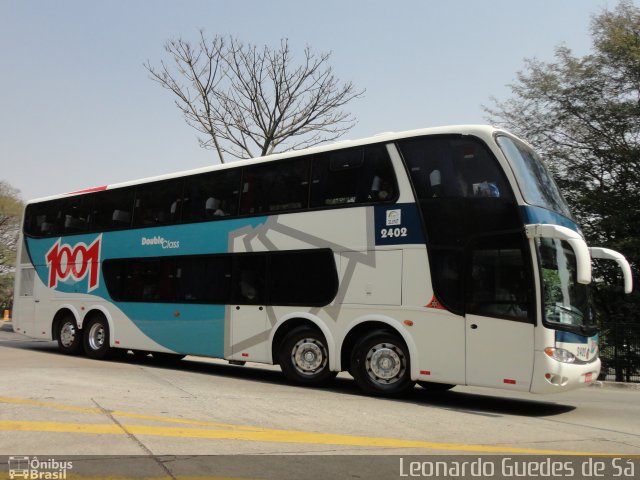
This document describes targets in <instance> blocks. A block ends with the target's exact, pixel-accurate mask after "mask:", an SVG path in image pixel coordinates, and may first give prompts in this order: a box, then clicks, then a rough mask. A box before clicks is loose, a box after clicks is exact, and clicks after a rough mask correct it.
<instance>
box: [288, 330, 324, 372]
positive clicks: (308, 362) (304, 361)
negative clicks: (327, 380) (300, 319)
mask: <svg viewBox="0 0 640 480" xmlns="http://www.w3.org/2000/svg"><path fill="white" fill-rule="evenodd" d="M291 354H292V357H293V364H294V365H295V367H296V369H297V370H298V371H299V372H300V373H303V374H306V375H308V374H312V373H315V372H317V371H318V369H320V368H322V367H324V365H325V364H326V361H327V360H326V355H325V353H324V348H323V346H322V345H321V344H318V343H317V341H316V340H314V339H312V338H305V339H302V340H300V341H299V342H298V343H296V344H295V346H294V347H293V351H292V352H291Z"/></svg>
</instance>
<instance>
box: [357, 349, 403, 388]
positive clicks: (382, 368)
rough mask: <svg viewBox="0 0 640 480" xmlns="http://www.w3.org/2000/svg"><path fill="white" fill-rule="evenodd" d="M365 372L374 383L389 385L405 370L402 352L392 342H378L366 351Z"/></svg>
mask: <svg viewBox="0 0 640 480" xmlns="http://www.w3.org/2000/svg"><path fill="white" fill-rule="evenodd" d="M366 367H367V374H368V375H369V378H371V380H373V381H374V382H376V383H381V384H384V385H390V384H392V383H395V382H397V381H398V380H400V379H401V378H402V376H403V375H404V373H405V371H406V370H407V361H406V358H405V355H404V352H403V351H402V350H401V349H400V348H398V347H397V346H395V345H394V344H392V343H379V344H377V345H376V346H374V347H372V348H371V349H370V350H369V351H368V352H367V358H366Z"/></svg>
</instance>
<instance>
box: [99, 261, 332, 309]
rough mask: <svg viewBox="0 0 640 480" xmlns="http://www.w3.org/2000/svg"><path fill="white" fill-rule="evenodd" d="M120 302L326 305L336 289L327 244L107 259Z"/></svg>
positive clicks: (107, 272)
mask: <svg viewBox="0 0 640 480" xmlns="http://www.w3.org/2000/svg"><path fill="white" fill-rule="evenodd" d="M103 274H104V278H105V283H106V286H107V290H108V291H109V295H110V296H111V297H112V298H113V300H116V301H123V302H162V303H207V304H219V305H225V304H241V305H283V306H285V305H306V306H325V305H327V304H329V303H331V301H332V300H333V299H334V297H335V295H336V293H337V290H338V274H337V270H336V265H335V260H334V256H333V252H332V251H331V250H330V249H314V250H294V251H281V252H261V253H237V254H222V255H195V256H175V257H156V258H128V259H114V260H106V261H105V262H104V264H103Z"/></svg>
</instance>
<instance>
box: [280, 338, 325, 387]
mask: <svg viewBox="0 0 640 480" xmlns="http://www.w3.org/2000/svg"><path fill="white" fill-rule="evenodd" d="M326 343H327V342H326V340H325V338H324V336H323V335H322V333H320V332H319V331H317V330H315V329H313V328H309V327H299V328H296V329H294V330H292V331H291V332H289V334H288V335H287V336H286V337H285V338H284V340H283V341H282V344H281V346H280V352H279V360H280V368H281V369H282V373H283V374H284V376H285V377H286V378H287V379H288V380H290V381H291V382H294V383H298V384H302V385H323V384H325V383H326V382H328V381H329V380H331V379H332V378H334V377H335V376H336V374H337V372H332V371H331V370H329V351H328V349H327V346H326Z"/></svg>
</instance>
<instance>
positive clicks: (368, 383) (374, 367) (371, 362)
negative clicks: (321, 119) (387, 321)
mask: <svg viewBox="0 0 640 480" xmlns="http://www.w3.org/2000/svg"><path fill="white" fill-rule="evenodd" d="M350 371H351V372H352V375H353V378H354V379H355V381H356V383H357V384H358V386H359V387H360V388H361V389H362V390H364V391H365V392H366V393H368V394H371V395H397V394H400V393H402V392H405V391H407V390H408V389H410V388H411V387H413V386H414V384H415V383H414V382H413V381H412V380H411V368H410V362H409V351H408V349H407V346H406V345H405V344H404V342H403V341H402V340H401V339H400V337H398V336H397V335H394V334H392V333H389V332H385V331H377V332H371V333H370V334H368V335H367V336H365V337H364V338H362V340H360V341H359V342H358V343H357V344H356V346H355V348H354V349H353V351H352V353H351V368H350Z"/></svg>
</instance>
